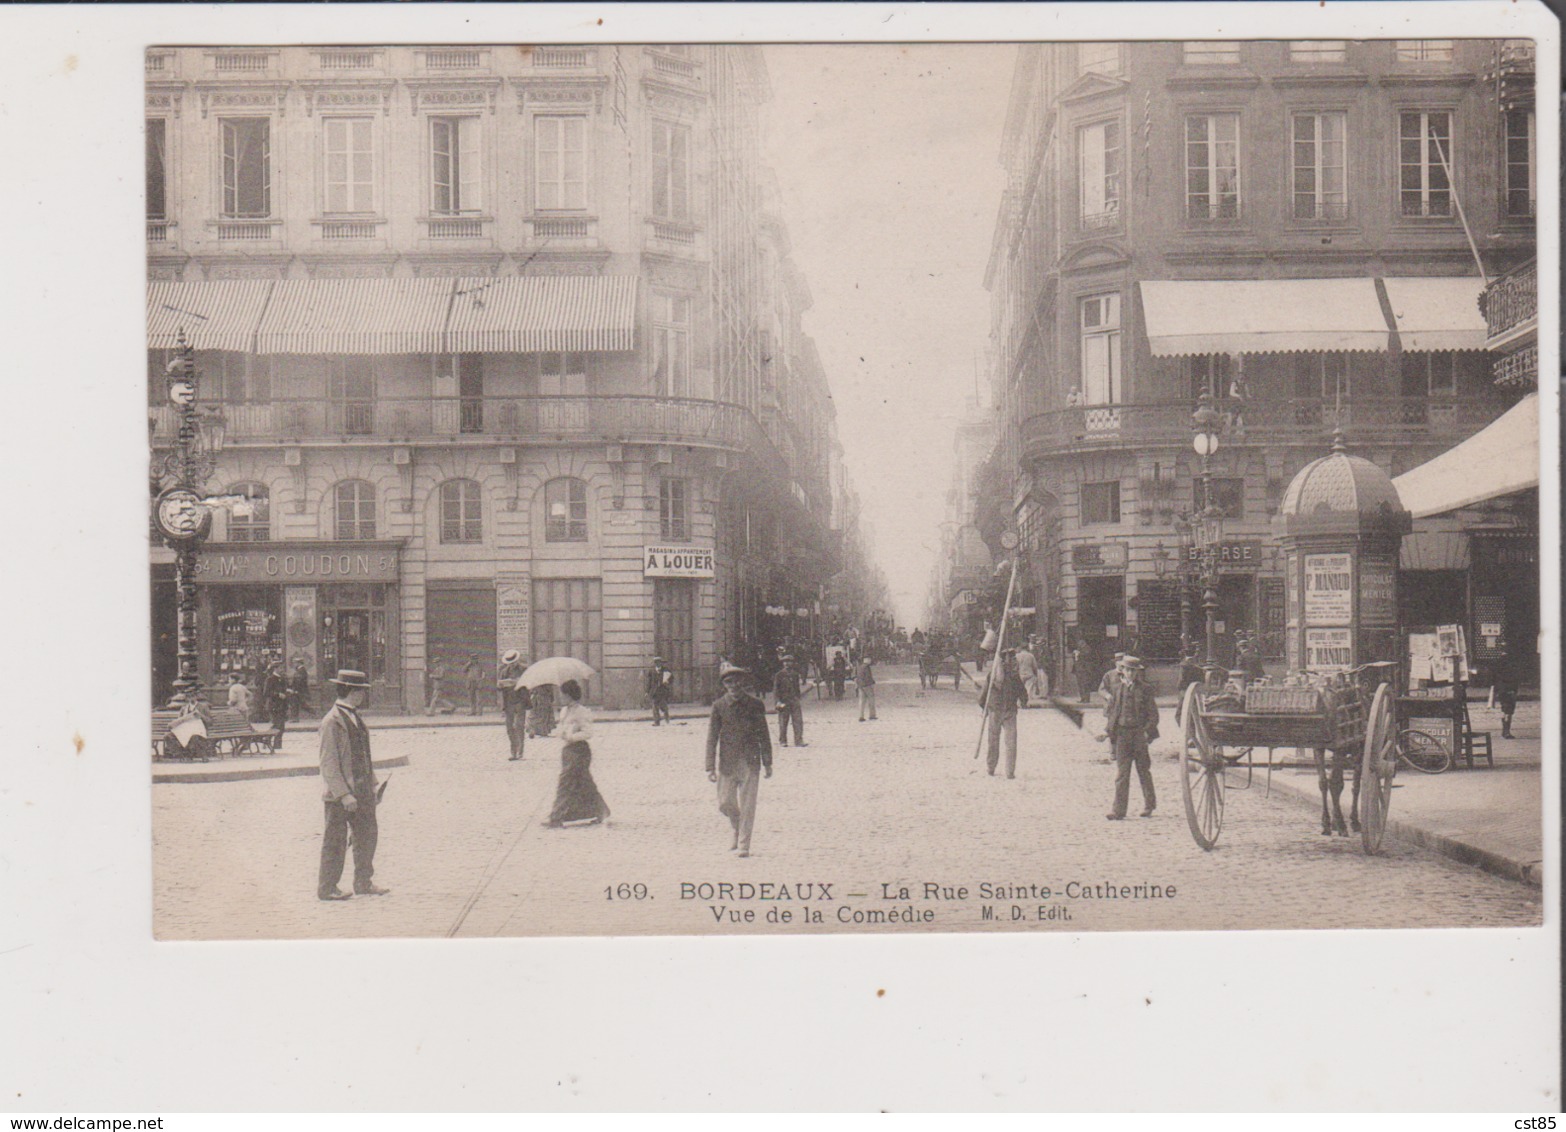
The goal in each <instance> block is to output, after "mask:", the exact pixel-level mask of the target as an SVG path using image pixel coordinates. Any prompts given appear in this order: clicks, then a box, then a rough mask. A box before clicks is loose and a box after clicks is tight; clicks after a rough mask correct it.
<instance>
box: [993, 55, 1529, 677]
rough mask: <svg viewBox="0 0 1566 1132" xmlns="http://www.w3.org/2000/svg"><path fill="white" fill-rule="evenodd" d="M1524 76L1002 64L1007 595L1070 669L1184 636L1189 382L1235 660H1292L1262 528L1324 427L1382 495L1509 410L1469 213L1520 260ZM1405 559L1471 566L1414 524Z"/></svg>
mask: <svg viewBox="0 0 1566 1132" xmlns="http://www.w3.org/2000/svg"><path fill="white" fill-rule="evenodd" d="M1532 58H1533V55H1532V46H1531V44H1529V43H1526V42H1524V43H1516V42H1505V43H1503V42H1501V41H1495V40H1378V41H1364V42H1356V41H1344V40H1302V41H1284V40H1278V41H1265V42H1235V41H1225V42H1195V41H1187V42H1161V43H1084V44H1041V45H1029V46H1025V47H1022V48H1021V49H1020V50H1019V54H1018V62H1017V68H1016V71H1015V75H1014V81H1013V89H1012V96H1011V102H1010V109H1009V114H1008V121H1007V124H1006V128H1005V135H1004V137H1005V141H1004V150H1003V154H1002V160H1003V162H1004V164H1005V166H1006V169H1007V172H1008V187H1007V189H1006V192H1005V194H1004V198H1003V200H1002V202H1001V207H1000V210H999V215H998V219H997V224H996V233H995V241H994V247H993V252H992V256H991V261H990V267H989V271H988V286H989V288H990V290H991V293H992V358H993V363H992V364H993V368H992V381H993V384H994V388H995V391H996V402H997V404H998V405H999V406H1000V410H1001V413H1000V415H1001V437H1000V439H999V441H998V444H997V450H996V457H995V461H996V463H997V464H998V465H999V467H1000V468H1002V469H1004V472H1005V474H1004V477H1003V478H1004V480H1005V483H1004V484H1003V485H1002V487H1003V489H1005V488H1009V489H1011V495H1010V497H1009V499H1008V504H1010V505H1009V506H1007V507H1006V508H1004V514H1005V515H1007V516H1009V517H1010V521H1012V522H1013V523H1015V524H1016V525H1017V527H1018V528H1019V530H1020V532H1021V535H1022V538H1023V540H1024V544H1025V545H1026V546H1027V548H1028V549H1029V552H1030V564H1031V568H1032V569H1031V576H1030V577H1029V578H1028V580H1027V581H1028V590H1027V592H1024V593H1023V594H1021V595H1020V598H1019V602H1018V604H1021V605H1025V606H1032V607H1034V609H1035V610H1036V613H1035V619H1036V625H1035V627H1036V629H1037V631H1039V632H1040V633H1042V634H1043V635H1044V636H1045V637H1046V639H1048V640H1049V641H1050V642H1051V651H1052V653H1053V659H1054V660H1055V662H1056V663H1057V665H1058V664H1059V662H1060V660H1061V658H1062V657H1063V655H1064V654H1065V653H1066V652H1067V651H1068V650H1069V649H1070V648H1071V647H1072V646H1073V645H1074V644H1077V643H1079V642H1081V643H1085V644H1088V645H1090V646H1092V647H1093V648H1095V649H1097V650H1099V651H1100V652H1101V653H1105V654H1107V652H1109V651H1114V650H1125V649H1129V648H1134V649H1135V650H1136V652H1137V653H1138V654H1140V655H1141V656H1143V657H1146V658H1148V659H1150V660H1152V661H1154V662H1155V664H1157V663H1158V662H1162V664H1161V665H1160V666H1159V668H1158V669H1155V675H1156V676H1158V677H1160V679H1163V680H1167V679H1172V678H1173V668H1172V666H1171V662H1173V661H1175V660H1176V659H1177V658H1178V656H1179V652H1180V648H1181V639H1182V636H1184V637H1186V638H1187V639H1188V640H1189V641H1190V642H1191V643H1193V644H1195V645H1196V646H1197V647H1198V648H1200V647H1201V638H1202V635H1203V624H1202V621H1203V616H1202V608H1201V592H1200V590H1199V589H1198V588H1197V587H1196V585H1195V583H1194V579H1193V577H1192V570H1191V569H1190V566H1189V563H1190V560H1191V550H1190V548H1189V545H1188V535H1187V534H1185V533H1183V530H1182V528H1183V527H1184V526H1185V524H1186V522H1187V521H1188V519H1189V516H1190V515H1191V514H1192V513H1193V512H1194V511H1196V510H1199V509H1200V508H1201V507H1202V506H1203V503H1204V501H1203V500H1201V499H1200V498H1199V495H1200V490H1201V489H1200V472H1201V461H1200V459H1199V458H1198V457H1197V456H1196V455H1195V453H1194V452H1193V451H1192V445H1191V437H1192V420H1191V414H1192V410H1193V409H1194V408H1195V406H1196V404H1197V399H1198V397H1199V396H1200V395H1201V394H1202V393H1203V392H1206V393H1209V394H1210V395H1211V396H1212V397H1213V399H1214V405H1215V407H1216V408H1217V409H1218V410H1219V411H1220V412H1221V413H1222V414H1223V420H1224V427H1223V429H1222V435H1221V446H1220V449H1219V451H1218V453H1217V454H1216V456H1214V457H1213V459H1212V474H1213V481H1212V483H1213V499H1212V502H1213V504H1214V505H1216V506H1217V507H1219V508H1220V509H1221V510H1222V512H1223V514H1224V520H1225V521H1224V541H1223V544H1222V546H1221V561H1222V567H1221V578H1220V581H1219V585H1218V587H1217V595H1218V600H1219V607H1220V608H1219V612H1218V615H1217V626H1216V629H1217V639H1216V641H1215V644H1216V652H1217V655H1218V658H1219V660H1220V662H1222V663H1230V662H1231V661H1232V658H1233V653H1234V646H1233V641H1234V637H1235V634H1236V632H1238V631H1245V632H1248V633H1253V634H1256V635H1257V636H1258V637H1259V639H1260V641H1261V644H1262V651H1263V655H1264V657H1265V659H1267V660H1268V661H1271V662H1274V663H1279V664H1281V662H1282V660H1283V657H1284V651H1285V643H1286V640H1287V629H1288V624H1287V622H1288V618H1289V612H1288V608H1289V607H1288V604H1287V600H1286V595H1285V590H1284V573H1283V569H1282V561H1281V556H1280V555H1279V553H1278V550H1277V547H1276V546H1275V544H1274V543H1273V541H1272V539H1271V538H1270V529H1269V522H1270V519H1271V517H1272V515H1273V514H1275V513H1276V511H1277V508H1278V504H1279V502H1280V497H1281V495H1282V492H1283V490H1284V488H1285V486H1286V485H1287V484H1288V483H1289V481H1290V480H1291V478H1292V477H1293V476H1294V473H1295V472H1297V471H1298V470H1299V469H1300V468H1301V467H1303V466H1304V465H1305V464H1306V463H1307V462H1309V461H1310V460H1312V459H1315V458H1317V457H1319V456H1321V455H1323V454H1325V452H1326V451H1327V450H1328V447H1329V444H1330V437H1331V433H1332V431H1333V429H1334V427H1337V426H1341V428H1342V430H1343V434H1344V438H1345V442H1346V444H1347V446H1348V450H1349V451H1350V452H1352V453H1354V454H1356V455H1360V456H1364V457H1366V458H1368V459H1370V460H1372V461H1374V462H1375V463H1376V464H1378V465H1380V466H1381V467H1382V468H1383V469H1384V470H1386V471H1387V472H1388V473H1389V474H1391V475H1394V476H1395V475H1399V474H1401V473H1403V472H1404V471H1407V470H1408V469H1410V468H1413V467H1416V466H1418V465H1420V464H1421V463H1423V462H1424V461H1426V460H1428V459H1430V458H1431V457H1433V456H1435V455H1436V454H1438V453H1440V452H1442V451H1445V450H1446V449H1448V448H1451V447H1452V446H1453V445H1455V444H1457V443H1458V442H1460V441H1462V440H1463V439H1464V438H1466V437H1468V436H1469V435H1471V434H1473V433H1475V432H1477V431H1478V430H1479V429H1481V428H1482V427H1484V426H1485V425H1486V424H1488V423H1489V422H1490V421H1492V420H1494V419H1495V418H1496V417H1498V416H1500V415H1501V414H1502V413H1503V412H1505V411H1506V410H1507V409H1508V408H1509V407H1510V406H1511V405H1512V404H1513V403H1514V402H1515V401H1516V399H1517V397H1518V396H1519V395H1520V394H1519V393H1518V392H1517V391H1516V390H1510V389H1505V388H1500V387H1497V385H1496V384H1494V382H1493V381H1492V376H1491V362H1490V359H1489V357H1488V356H1487V355H1486V354H1485V352H1484V351H1485V347H1486V328H1485V321H1484V318H1483V317H1482V315H1481V313H1480V309H1479V305H1478V301H1479V296H1480V293H1481V291H1482V289H1483V281H1482V279H1481V276H1480V274H1479V271H1478V269H1477V267H1476V265H1475V254H1474V251H1473V250H1471V248H1470V245H1469V242H1468V239H1467V237H1466V236H1465V233H1464V227H1463V222H1462V218H1461V217H1460V215H1459V210H1460V208H1461V210H1462V211H1463V213H1465V214H1466V217H1467V219H1468V221H1469V224H1470V227H1471V228H1472V231H1473V235H1474V239H1475V241H1476V242H1477V252H1478V255H1479V256H1480V257H1481V258H1482V260H1483V262H1484V264H1485V269H1486V273H1487V274H1488V275H1489V276H1490V277H1492V278H1493V277H1495V276H1497V275H1499V274H1501V273H1502V272H1504V271H1506V270H1507V269H1509V268H1511V267H1513V266H1515V265H1517V264H1518V263H1520V262H1523V261H1525V260H1527V259H1528V258H1530V257H1531V256H1532V255H1533V249H1534V238H1535V237H1534V219H1533V215H1534V200H1535V194H1536V169H1535V156H1534V152H1535V151H1534V146H1535V133H1534V119H1533V115H1532V111H1531V108H1528V107H1519V106H1517V105H1516V104H1514V103H1512V102H1510V101H1504V100H1502V99H1500V98H1498V97H1497V93H1498V90H1499V89H1500V88H1501V75H1502V72H1503V71H1504V72H1506V73H1507V74H1509V75H1510V81H1512V82H1513V83H1514V84H1515V83H1516V82H1518V81H1521V82H1523V83H1526V84H1529V85H1531V82H1532ZM992 527H996V529H992V530H986V531H985V536H986V539H987V540H989V541H991V543H992V545H994V544H995V542H996V541H997V540H998V535H999V529H998V526H997V525H996V524H992ZM1403 559H1404V560H1403V563H1402V567H1403V569H1405V570H1420V571H1426V572H1430V571H1437V572H1444V571H1448V569H1449V568H1450V569H1451V570H1453V571H1459V572H1460V571H1461V570H1462V569H1466V565H1467V563H1466V551H1465V550H1464V548H1463V547H1461V546H1460V545H1458V543H1457V542H1455V541H1454V540H1452V539H1450V538H1446V537H1440V536H1439V534H1436V535H1431V536H1429V537H1422V536H1421V534H1420V533H1419V532H1418V531H1417V530H1416V533H1415V535H1414V536H1412V537H1410V538H1409V539H1407V540H1405V543H1404V550H1403ZM1426 576H1427V577H1430V576H1433V575H1431V574H1429V573H1427V574H1426ZM1403 592H1404V593H1405V594H1406V595H1408V596H1409V600H1410V601H1411V602H1415V603H1417V602H1418V600H1419V595H1420V594H1421V592H1422V590H1421V587H1419V586H1404V587H1403ZM1425 614H1426V611H1424V610H1422V609H1415V608H1410V609H1405V610H1402V611H1401V617H1400V620H1401V621H1402V623H1404V624H1405V625H1410V624H1415V623H1423V622H1424V621H1425V620H1428V617H1427V616H1426V615H1425ZM1057 670H1058V669H1057Z"/></svg>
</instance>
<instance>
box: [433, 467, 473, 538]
mask: <svg viewBox="0 0 1566 1132" xmlns="http://www.w3.org/2000/svg"><path fill="white" fill-rule="evenodd" d="M440 541H441V542H442V543H445V544H448V545H450V544H453V543H475V542H483V541H484V515H483V503H482V496H481V494H480V491H479V485H478V484H477V483H476V482H475V481H473V480H450V481H448V482H446V483H443V484H441V485H440Z"/></svg>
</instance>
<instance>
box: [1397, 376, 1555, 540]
mask: <svg viewBox="0 0 1566 1132" xmlns="http://www.w3.org/2000/svg"><path fill="white" fill-rule="evenodd" d="M1392 486H1393V487H1395V488H1397V493H1398V497H1399V498H1400V499H1401V500H1402V501H1403V506H1404V507H1406V508H1408V510H1409V511H1411V512H1413V515H1414V518H1416V519H1419V518H1423V517H1424V516H1426V515H1440V514H1443V513H1445V512H1447V511H1455V510H1457V509H1458V508H1459V507H1468V506H1471V505H1473V504H1475V503H1483V502H1484V501H1485V500H1487V499H1496V498H1499V497H1500V496H1503V495H1510V494H1512V492H1514V491H1524V490H1526V489H1528V488H1530V487H1538V486H1539V395H1538V394H1537V393H1530V394H1529V395H1528V396H1527V397H1524V398H1523V399H1522V400H1521V401H1519V402H1517V404H1515V405H1513V406H1512V407H1511V408H1510V409H1508V410H1507V411H1506V412H1505V413H1503V414H1502V415H1501V416H1500V417H1499V418H1498V419H1496V420H1494V421H1491V422H1490V423H1489V424H1488V425H1486V426H1485V427H1484V428H1483V429H1481V430H1480V431H1478V432H1476V433H1474V435H1472V436H1470V437H1469V438H1468V439H1467V440H1465V441H1463V442H1462V443H1461V444H1459V445H1457V446H1456V447H1455V448H1449V449H1447V450H1446V451H1445V452H1443V453H1441V455H1439V456H1437V457H1436V458H1435V459H1434V460H1430V461H1428V462H1426V463H1423V464H1421V465H1419V467H1417V468H1414V469H1412V470H1411V471H1407V472H1404V473H1403V474H1402V475H1400V476H1398V477H1397V479H1395V480H1393V481H1392Z"/></svg>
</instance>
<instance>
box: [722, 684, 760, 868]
mask: <svg viewBox="0 0 1566 1132" xmlns="http://www.w3.org/2000/svg"><path fill="white" fill-rule="evenodd" d="M719 678H720V679H721V680H722V681H723V689H724V692H723V695H722V696H720V697H718V700H717V702H716V703H714V704H713V705H712V718H711V720H710V722H709V723H708V725H707V781H708V782H716V783H717V784H718V812H719V813H721V814H722V815H723V816H724V817H726V818H728V819H729V824H730V825H731V826H733V827H734V841H733V844H731V845H730V846H729V848H730V849H737V850H739V855H740V856H741V857H749V856H750V833H751V829H752V828H753V827H754V826H755V824H756V795H757V792H758V791H759V790H760V787H761V779H762V778H763V777H766V778H771V777H772V736H771V734H770V733H769V731H768V728H767V706H766V704H764V703H762V702H761V701H760V700H759V699H757V698H756V697H755V696H753V695H751V694H750V671H749V670H748V669H745V668H739V667H736V666H735V665H732V664H725V665H724V666H723V669H722V671H721V672H720V673H719Z"/></svg>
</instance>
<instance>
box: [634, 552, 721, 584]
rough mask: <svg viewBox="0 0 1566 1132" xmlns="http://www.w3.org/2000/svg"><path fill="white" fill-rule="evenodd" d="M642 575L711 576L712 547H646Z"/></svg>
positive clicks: (655, 576) (659, 576) (665, 576)
mask: <svg viewBox="0 0 1566 1132" xmlns="http://www.w3.org/2000/svg"><path fill="white" fill-rule="evenodd" d="M642 576H643V577H647V578H710V577H712V576H713V554H712V547H710V546H649V547H646V548H645V549H644V552H643V554H642Z"/></svg>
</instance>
